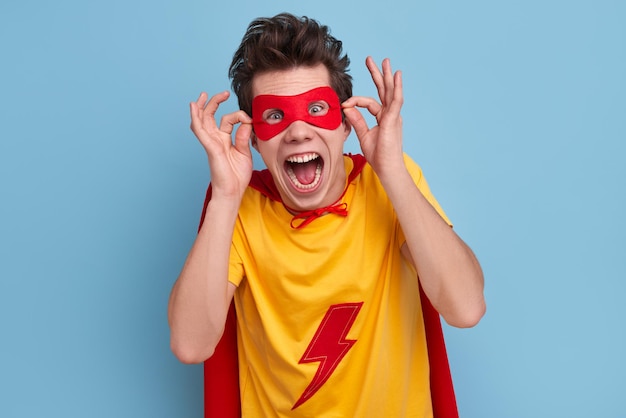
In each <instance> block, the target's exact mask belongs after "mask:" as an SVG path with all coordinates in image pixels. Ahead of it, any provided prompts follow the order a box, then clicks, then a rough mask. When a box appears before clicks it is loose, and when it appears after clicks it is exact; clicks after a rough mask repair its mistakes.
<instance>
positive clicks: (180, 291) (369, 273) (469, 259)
mask: <svg viewBox="0 0 626 418" xmlns="http://www.w3.org/2000/svg"><path fill="white" fill-rule="evenodd" d="M348 64H349V60H348V58H347V56H345V55H342V47H341V42H340V41H338V40H336V39H335V38H334V37H332V36H331V35H330V33H329V30H328V28H327V27H325V26H320V25H319V24H318V23H317V22H316V21H314V20H310V19H308V18H297V17H295V16H292V15H289V14H281V15H278V16H275V17H273V18H269V19H258V20H256V21H254V22H252V23H251V24H250V26H249V28H248V31H247V32H246V34H245V36H244V38H243V40H242V43H241V45H240V47H239V49H238V51H237V52H236V53H235V56H234V58H233V62H232V64H231V68H230V75H231V78H232V79H233V90H234V91H235V93H236V94H237V96H238V99H239V106H240V108H241V110H239V111H237V112H234V113H230V114H227V115H224V116H223V117H222V119H221V121H220V123H219V125H218V124H217V122H216V120H215V114H216V112H217V110H218V107H219V105H220V104H221V103H223V102H224V101H226V100H227V99H228V97H229V94H228V92H223V93H219V94H216V95H215V96H213V97H211V98H210V99H208V97H207V95H206V94H205V93H202V94H201V95H200V97H199V98H198V100H197V101H196V102H194V103H191V106H190V108H191V120H192V122H191V128H192V130H193V132H194V134H195V135H196V136H197V138H198V140H199V141H200V143H201V144H202V146H203V147H204V149H205V150H206V152H207V155H208V158H209V166H210V171H211V186H210V193H211V194H210V199H209V200H208V202H207V206H206V208H205V212H204V221H203V224H202V226H201V228H200V230H199V233H198V236H197V238H196V241H195V243H194V245H193V247H192V249H191V251H190V253H189V256H188V258H187V261H186V262H185V265H184V267H183V269H182V272H181V274H180V276H179V278H178V280H177V282H176V284H175V285H174V288H173V290H172V294H171V297H170V306H169V321H170V327H171V345H172V350H173V352H174V353H175V355H176V356H177V357H178V358H179V359H180V360H181V361H183V362H185V363H197V362H202V361H204V360H206V359H207V358H209V357H211V355H212V354H213V351H214V349H215V347H216V345H217V344H218V342H219V341H220V338H221V336H222V333H223V331H224V324H225V321H226V317H227V313H228V310H229V307H230V305H231V301H232V300H233V299H234V303H235V306H236V311H237V344H238V355H239V380H240V387H241V393H240V399H241V410H242V415H243V416H244V417H246V416H251V417H274V416H276V417H282V416H303V417H322V416H336V417H353V416H354V417H357V416H359V417H360V416H372V417H383V416H389V417H404V416H407V417H409V416H410V417H414V416H415V417H428V416H433V411H432V402H431V393H430V386H429V373H430V369H429V358H428V357H429V355H428V350H427V341H426V338H427V337H426V331H425V329H424V318H423V311H422V306H421V303H420V285H421V287H422V289H423V291H424V293H425V294H426V296H427V297H428V299H429V300H430V302H431V303H432V305H433V306H434V307H435V309H436V310H437V311H438V312H439V313H440V314H441V315H442V316H443V318H444V319H445V320H446V321H447V322H448V323H449V324H451V325H453V326H457V327H470V326H473V325H475V324H476V323H477V322H478V321H479V320H480V318H481V317H482V315H483V313H484V310H485V303H484V298H483V277H482V272H481V269H480V266H479V264H478V262H477V260H476V258H475V257H474V255H473V253H472V251H471V250H470V249H469V248H468V247H467V245H465V243H464V242H463V241H462V240H461V239H460V238H459V237H458V236H457V235H456V234H455V232H454V231H453V230H452V228H451V227H450V226H449V223H448V222H447V219H446V218H445V215H444V214H443V212H442V211H441V209H440V207H439V205H438V204H437V202H436V201H435V199H434V198H433V196H432V195H431V194H430V191H429V189H428V186H427V184H426V181H425V180H424V178H423V176H422V174H421V171H420V169H419V167H418V166H417V165H416V164H415V163H414V162H413V161H411V159H410V158H409V157H408V156H406V155H404V154H403V151H402V120H401V117H400V110H401V107H402V103H403V92H402V77H401V73H400V72H396V73H393V71H392V69H391V64H390V62H389V60H387V59H386V60H384V61H383V62H382V70H381V69H379V68H378V66H377V65H376V64H375V63H374V61H373V60H372V59H371V58H368V59H367V61H366V65H367V68H368V69H369V72H370V74H371V76H372V80H373V82H374V84H375V85H376V88H377V90H378V95H379V100H375V99H373V98H367V97H361V96H352V84H351V78H350V76H349V75H347V67H348ZM357 108H364V109H366V110H367V111H368V112H369V113H370V114H372V115H373V116H374V117H375V118H376V121H377V125H376V126H374V127H372V128H370V127H368V126H367V124H366V122H365V120H364V118H363V116H362V114H361V113H360V111H359V110H358V109H357ZM237 125H238V126H237ZM351 129H354V131H355V133H356V136H357V138H358V140H359V142H360V145H361V149H362V151H363V156H361V155H357V156H346V155H344V153H343V146H344V142H345V140H346V139H347V137H348V135H349V133H350V131H351ZM233 134H234V143H233V140H232V136H233ZM250 142H251V143H252V146H253V147H254V148H255V149H256V150H257V151H258V152H259V153H260V155H261V157H262V158H263V161H264V162H265V165H266V166H267V170H263V171H261V172H259V171H255V172H253V169H252V155H251V150H250V145H249V144H250ZM418 277H419V280H418V279H417V278H418Z"/></svg>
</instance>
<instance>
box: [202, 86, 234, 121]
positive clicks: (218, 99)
mask: <svg viewBox="0 0 626 418" xmlns="http://www.w3.org/2000/svg"><path fill="white" fill-rule="evenodd" d="M229 96H230V93H229V92H228V91H223V92H221V93H217V94H216V95H214V96H213V97H211V98H210V99H209V101H208V102H207V104H206V106H205V107H204V110H203V114H202V118H203V120H204V122H207V123H209V124H215V113H216V112H217V109H218V108H219V107H220V105H221V104H222V103H224V102H225V101H226V100H228V97H229Z"/></svg>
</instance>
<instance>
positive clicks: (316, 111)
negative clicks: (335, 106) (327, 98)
mask: <svg viewBox="0 0 626 418" xmlns="http://www.w3.org/2000/svg"><path fill="white" fill-rule="evenodd" d="M326 113H328V103H326V102H324V101H319V102H313V103H311V104H310V105H309V114H310V115H311V116H324V115H325V114H326Z"/></svg>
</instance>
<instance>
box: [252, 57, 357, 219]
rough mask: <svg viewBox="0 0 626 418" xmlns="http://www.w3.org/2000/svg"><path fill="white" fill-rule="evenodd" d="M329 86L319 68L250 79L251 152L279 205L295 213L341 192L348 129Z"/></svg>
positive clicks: (333, 198) (332, 199)
mask: <svg viewBox="0 0 626 418" xmlns="http://www.w3.org/2000/svg"><path fill="white" fill-rule="evenodd" d="M329 86H330V79H329V74H328V70H327V69H326V67H325V66H324V65H323V64H319V65H317V66H315V67H296V68H295V69H288V70H280V71H269V72H265V73H261V74H258V75H256V76H255V77H254V79H253V81H252V94H253V97H254V98H253V100H252V113H253V119H254V125H255V131H256V132H257V138H258V140H257V141H255V148H256V149H257V150H258V151H259V153H260V154H261V157H262V158H263V161H264V162H265V165H266V166H267V168H268V169H269V171H270V172H271V173H272V176H273V177H274V182H275V183H276V186H277V187H278V190H279V192H280V195H281V197H282V199H283V202H284V203H285V204H286V205H287V206H289V207H291V208H293V209H296V210H309V209H316V208H319V207H323V206H327V205H330V204H332V203H334V202H335V201H336V200H337V199H339V197H340V196H341V194H342V193H343V190H344V188H345V181H346V175H345V169H344V161H343V144H344V141H345V140H346V138H347V137H348V134H349V133H350V129H349V127H348V126H347V125H346V124H345V123H343V122H342V121H341V110H340V108H339V106H340V103H339V99H338V98H337V96H336V94H335V93H334V92H333V91H332V89H329V88H328V87H329Z"/></svg>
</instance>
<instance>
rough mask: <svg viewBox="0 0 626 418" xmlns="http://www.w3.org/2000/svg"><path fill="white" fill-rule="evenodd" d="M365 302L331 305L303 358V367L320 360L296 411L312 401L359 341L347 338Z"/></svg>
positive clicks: (296, 404)
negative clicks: (305, 364) (304, 364)
mask: <svg viewBox="0 0 626 418" xmlns="http://www.w3.org/2000/svg"><path fill="white" fill-rule="evenodd" d="M361 306H363V302H358V303H342V304H338V305H331V307H330V308H328V311H326V315H325V316H324V319H322V323H321V324H320V326H319V328H318V329H317V331H316V332H315V335H314V336H313V339H312V340H311V342H310V343H309V346H308V348H307V349H306V351H305V352H304V355H303V356H302V358H301V359H300V362H299V363H300V364H303V363H313V362H316V361H319V362H320V364H319V367H318V369H317V372H316V373H315V376H314V377H313V380H312V381H311V383H309V386H307V388H306V389H305V390H304V393H302V396H300V399H298V401H297V402H296V403H295V404H294V405H293V408H291V409H292V410H294V409H296V408H297V407H299V406H300V405H302V404H303V403H304V402H306V401H308V400H309V399H310V398H311V397H312V396H313V395H315V392H317V391H318V390H319V389H320V388H321V387H322V386H323V385H324V383H326V381H327V380H328V378H329V377H330V375H332V374H333V372H334V371H335V369H336V368H337V366H338V365H339V363H340V362H341V359H343V357H344V356H345V355H346V354H347V353H348V351H349V350H350V348H352V346H353V345H354V343H355V342H356V340H346V335H347V334H348V331H350V328H352V324H354V321H355V319H356V317H357V315H358V314H359V311H360V310H361Z"/></svg>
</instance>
